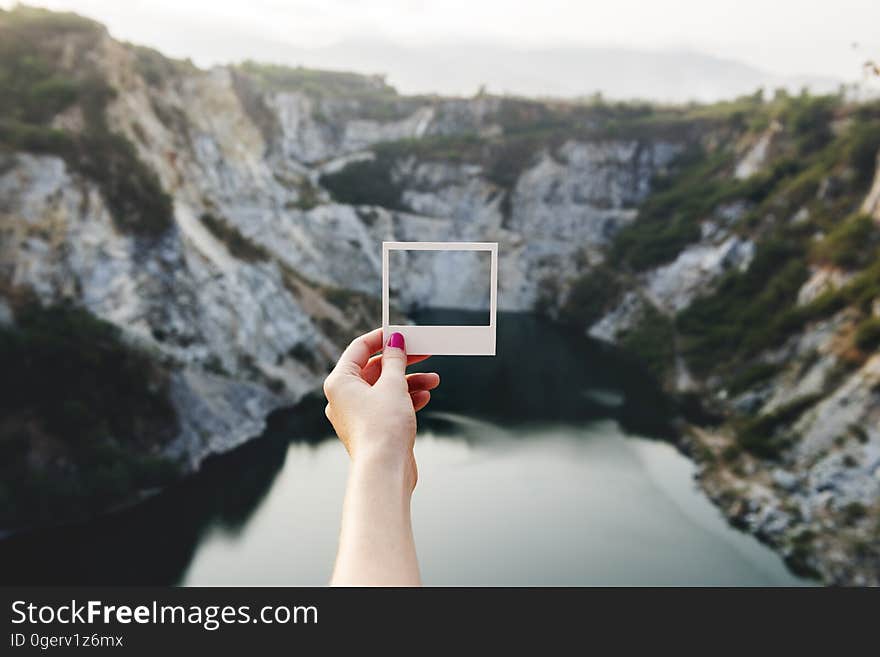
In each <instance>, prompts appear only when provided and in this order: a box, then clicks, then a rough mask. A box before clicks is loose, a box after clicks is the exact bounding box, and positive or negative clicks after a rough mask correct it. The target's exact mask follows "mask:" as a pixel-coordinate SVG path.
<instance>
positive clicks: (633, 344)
mask: <svg viewBox="0 0 880 657" xmlns="http://www.w3.org/2000/svg"><path fill="white" fill-rule="evenodd" d="M619 343H620V346H621V347H622V348H623V349H624V350H626V351H628V352H629V353H631V354H634V355H635V356H636V357H637V358H638V359H639V360H640V361H641V362H642V363H643V364H644V365H645V366H646V367H647V368H648V369H649V370H650V371H651V372H652V373H653V374H654V375H655V376H657V377H658V378H662V377H663V376H664V375H665V374H666V373H667V372H669V371H670V370H671V369H672V367H673V364H674V360H675V329H674V327H673V323H672V320H670V319H669V318H668V317H666V316H665V315H663V314H662V313H660V312H659V311H658V310H656V309H655V308H654V307H653V306H648V307H647V310H646V312H645V314H644V316H643V317H642V318H641V320H640V321H639V322H638V324H636V326H634V327H633V328H632V329H630V330H629V331H627V332H626V334H625V335H623V336H622V337H621V338H620V340H619Z"/></svg>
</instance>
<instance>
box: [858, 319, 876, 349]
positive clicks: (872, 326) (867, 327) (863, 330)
mask: <svg viewBox="0 0 880 657" xmlns="http://www.w3.org/2000/svg"><path fill="white" fill-rule="evenodd" d="M855 343H856V346H857V347H858V348H859V349H861V350H862V351H865V352H868V353H870V352H873V351H875V350H877V349H878V348H880V318H878V317H872V318H870V319H866V320H865V321H863V322H862V323H861V324H859V326H858V328H857V329H856V335H855Z"/></svg>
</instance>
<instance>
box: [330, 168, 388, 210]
mask: <svg viewBox="0 0 880 657" xmlns="http://www.w3.org/2000/svg"><path fill="white" fill-rule="evenodd" d="M392 165H393V160H392V159H391V158H389V157H383V156H381V155H377V157H376V159H373V160H363V161H360V162H352V163H350V164H348V165H346V166H345V167H344V168H343V169H341V170H340V171H337V172H336V173H327V174H324V175H323V176H321V179H320V183H321V186H322V187H324V188H325V189H326V190H327V191H329V192H330V195H331V196H332V197H333V199H334V200H335V201H337V202H339V203H348V204H350V205H378V206H381V207H384V208H388V209H390V210H402V209H404V207H403V203H402V201H401V193H402V189H401V187H400V185H398V184H396V183H395V182H394V181H393V180H392V177H391V168H392Z"/></svg>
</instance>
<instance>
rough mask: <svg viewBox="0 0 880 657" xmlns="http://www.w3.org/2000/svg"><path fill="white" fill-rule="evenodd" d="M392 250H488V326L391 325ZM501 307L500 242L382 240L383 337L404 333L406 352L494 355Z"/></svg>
mask: <svg viewBox="0 0 880 657" xmlns="http://www.w3.org/2000/svg"><path fill="white" fill-rule="evenodd" d="M391 251H488V252H489V253H490V254H491V264H490V266H489V278H490V282H489V325H488V326H413V325H409V324H403V325H398V324H389V305H390V300H389V294H388V292H389V280H388V254H389V252H391ZM497 306H498V242H382V339H383V344H384V343H385V342H387V341H388V337H389V336H390V335H391V334H392V333H401V334H403V337H404V340H406V351H407V353H408V354H413V355H431V356H494V355H495V333H496V331H495V324H496V322H495V315H496V310H497Z"/></svg>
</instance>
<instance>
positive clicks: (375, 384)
mask: <svg viewBox="0 0 880 657" xmlns="http://www.w3.org/2000/svg"><path fill="white" fill-rule="evenodd" d="M381 347H382V329H381V328H378V329H375V330H373V331H370V332H369V333H366V334H364V335H362V336H360V337H358V338H356V339H355V340H354V341H353V342H352V343H351V344H350V345H349V346H348V347H347V348H346V349H345V351H344V352H343V353H342V356H340V358H339V362H338V363H336V367H334V368H333V371H332V372H330V374H329V375H328V376H327V379H326V380H325V381H324V394H325V395H326V396H327V401H328V403H327V407H326V409H325V412H326V414H327V419H329V420H330V423H331V424H332V425H333V429H334V430H335V431H336V434H337V435H338V436H339V439H340V440H341V441H342V444H343V445H345V448H346V450H348V453H349V455H350V456H351V458H352V460H354V461H355V462H359V461H367V460H373V459H378V460H380V461H384V462H387V461H391V462H393V463H403V464H404V465H405V466H406V470H407V473H406V474H407V478H408V480H410V482H409V483H410V484H411V486H412V487H415V483H416V477H417V473H416V468H415V459H414V458H413V453H412V450H413V444H414V443H415V437H416V411H419V410H421V409H423V408H424V407H425V406H426V405H427V404H428V402H429V401H430V400H431V393H430V392H429V391H430V390H432V389H434V388H436V387H437V386H438V385H439V384H440V376H439V375H438V374H436V373H434V372H425V373H423V372H419V373H415V374H406V366H407V365H411V364H413V363H417V362H420V361H423V360H425V359H426V358H428V356H409V357H407V355H406V345H405V344H404V339H403V336H402V335H401V334H400V333H393V334H392V335H391V337H390V339H389V341H388V345H386V347H385V349H384V351H383V352H382V354H381V355H379V356H372V354H375V353H376V352H377V351H379V350H380V349H381ZM410 490H412V488H410Z"/></svg>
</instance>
